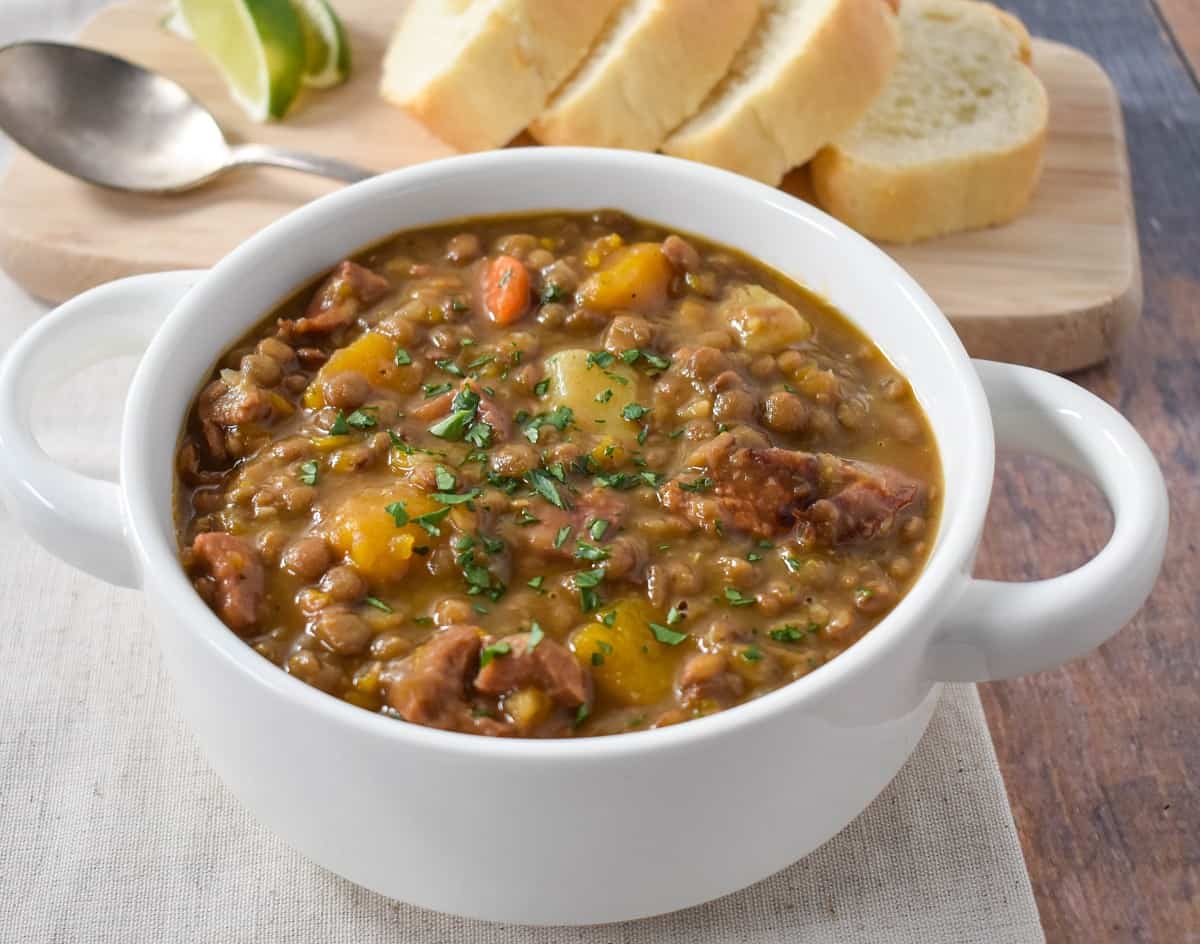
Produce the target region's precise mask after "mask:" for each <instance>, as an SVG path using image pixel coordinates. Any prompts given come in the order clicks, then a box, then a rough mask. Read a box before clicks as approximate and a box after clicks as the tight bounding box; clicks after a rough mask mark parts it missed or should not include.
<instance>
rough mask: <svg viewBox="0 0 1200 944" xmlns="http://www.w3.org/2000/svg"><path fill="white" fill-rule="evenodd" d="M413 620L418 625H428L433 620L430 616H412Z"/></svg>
mask: <svg viewBox="0 0 1200 944" xmlns="http://www.w3.org/2000/svg"><path fill="white" fill-rule="evenodd" d="M413 622H414V623H416V624H417V625H418V626H428V625H429V624H430V623H432V622H433V617H432V616H414V617H413Z"/></svg>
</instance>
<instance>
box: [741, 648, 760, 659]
mask: <svg viewBox="0 0 1200 944" xmlns="http://www.w3.org/2000/svg"><path fill="white" fill-rule="evenodd" d="M762 657H763V654H762V650H761V649H759V648H758V646H747V647H746V648H745V649H743V650H742V658H743V659H745V660H746V661H747V662H758V661H759V660H760V659H761V658H762Z"/></svg>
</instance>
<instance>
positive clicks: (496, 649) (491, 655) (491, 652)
mask: <svg viewBox="0 0 1200 944" xmlns="http://www.w3.org/2000/svg"><path fill="white" fill-rule="evenodd" d="M510 652H512V646H511V645H509V644H508V643H507V642H505V641H504V640H500V642H494V643H492V644H491V645H490V646H484V647H483V648H482V649H480V650H479V667H480V668H481V669H482V668H485V667H486V666H487V665H488V663H490V662H491V661H492V660H493V659H495V658H498V657H499V656H506V655H508V654H509V653H510Z"/></svg>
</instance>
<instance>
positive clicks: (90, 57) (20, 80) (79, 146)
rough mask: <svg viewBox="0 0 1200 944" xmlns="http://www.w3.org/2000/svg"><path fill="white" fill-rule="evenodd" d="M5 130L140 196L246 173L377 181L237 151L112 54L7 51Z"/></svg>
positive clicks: (1, 53) (268, 152) (80, 171)
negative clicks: (258, 167) (271, 170)
mask: <svg viewBox="0 0 1200 944" xmlns="http://www.w3.org/2000/svg"><path fill="white" fill-rule="evenodd" d="M0 128H2V129H3V130H4V131H5V132H6V133H7V134H8V135H9V136H10V137H11V138H12V139H13V140H14V141H16V142H17V144H19V145H21V147H23V148H25V149H26V150H27V151H29V152H30V153H32V154H33V155H34V156H36V157H38V158H40V159H41V160H43V161H45V162H46V163H47V164H50V165H51V166H53V167H56V168H57V169H58V170H61V171H63V172H64V173H66V174H70V175H71V176H73V177H78V178H80V179H81V180H86V181H88V182H89V183H93V184H97V185H99V186H101V187H108V188H110V189H114V190H122V191H130V192H136V193H176V192H179V191H183V190H190V189H192V188H193V187H197V186H199V185H201V184H204V183H207V182H208V181H210V180H212V179H213V178H214V177H216V176H217V175H219V174H221V173H223V172H224V171H226V170H228V169H230V168H233V167H236V166H239V165H246V164H269V165H274V166H279V167H287V168H289V169H292V170H301V171H307V172H309V173H314V174H319V175H321V176H326V177H333V178H335V179H338V180H343V181H346V182H347V183H353V182H355V181H358V180H363V179H365V178H367V177H369V176H371V172H370V171H367V170H365V169H363V168H360V167H355V166H353V165H350V164H346V163H344V162H342V161H336V160H332V159H330V158H325V157H320V156H317V155H307V154H299V153H296V152H292V151H285V150H281V149H278V148H267V147H262V146H258V145H242V146H237V147H231V146H230V145H229V143H228V142H227V141H226V140H225V135H224V134H223V133H222V131H221V128H220V126H219V125H218V124H217V122H216V119H214V118H213V116H212V115H211V114H210V113H209V112H208V110H207V109H205V108H204V107H203V106H202V105H201V104H200V103H199V102H197V101H196V100H195V99H194V98H192V97H191V95H189V94H188V93H187V91H186V90H185V89H184V88H183V87H181V86H180V85H178V84H177V83H175V82H173V81H172V80H170V79H168V78H166V77H165V76H162V75H158V74H157V73H154V72H150V71H149V70H147V69H143V68H142V67H141V66H138V65H135V64H134V63H132V62H129V61H127V60H125V59H121V58H119V57H117V56H112V55H109V54H108V53H103V52H99V51H97V50H94V49H87V48H85V47H83V46H73V45H69V44H65V43H51V42H26V43H16V44H13V45H11V46H5V47H3V48H0Z"/></svg>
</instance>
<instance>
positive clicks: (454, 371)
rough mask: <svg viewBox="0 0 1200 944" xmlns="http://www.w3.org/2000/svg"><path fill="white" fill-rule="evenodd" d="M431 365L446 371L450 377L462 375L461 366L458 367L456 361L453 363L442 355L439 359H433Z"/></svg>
mask: <svg viewBox="0 0 1200 944" xmlns="http://www.w3.org/2000/svg"><path fill="white" fill-rule="evenodd" d="M433 366H434V367H436V368H438V369H439V370H444V371H445V372H446V373H448V374H450V375H451V376H452V377H461V376H463V371H462V368H461V367H459V366H458V365H457V364H456V363H454V361H453V360H452V359H451V358H449V357H443V358H441V359H439V360H436V361H434V362H433Z"/></svg>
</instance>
